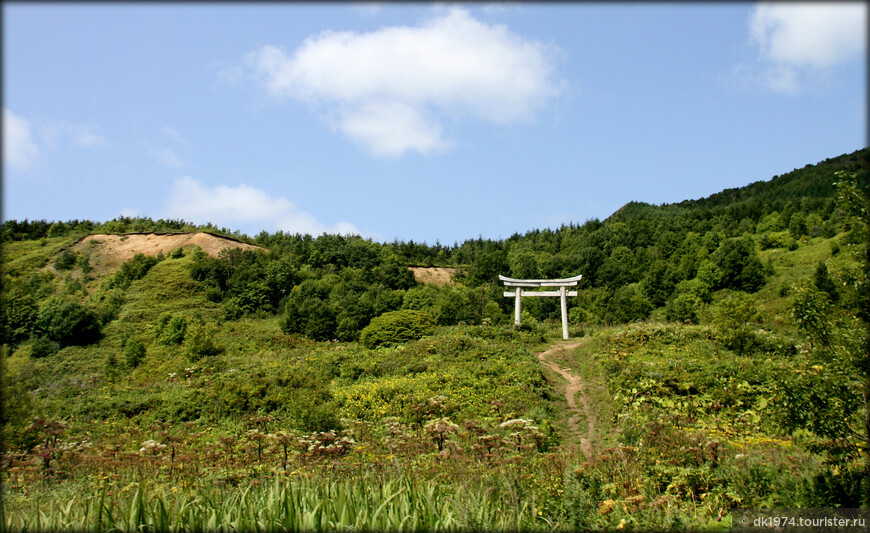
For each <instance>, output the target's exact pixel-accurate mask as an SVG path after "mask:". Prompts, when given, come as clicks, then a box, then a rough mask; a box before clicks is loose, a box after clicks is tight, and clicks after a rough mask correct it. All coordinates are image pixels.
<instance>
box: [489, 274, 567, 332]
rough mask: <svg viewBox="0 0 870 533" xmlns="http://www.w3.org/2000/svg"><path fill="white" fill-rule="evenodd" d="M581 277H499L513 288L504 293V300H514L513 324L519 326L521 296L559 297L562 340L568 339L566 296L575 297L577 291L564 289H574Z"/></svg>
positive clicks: (506, 285)
mask: <svg viewBox="0 0 870 533" xmlns="http://www.w3.org/2000/svg"><path fill="white" fill-rule="evenodd" d="M582 277H583V275H582V274H580V275H579V276H574V277H572V278H564V279H514V278H508V277H505V276H502V275H499V277H498V279H500V280H501V281H502V282H503V283H504V284H505V287H515V289H514V291H513V292H505V293H504V296H505V298H516V302H514V324H516V325H518V326H519V325H520V311H521V309H522V304H521V303H520V301H521V300H522V297H523V296H559V297H560V299H561V300H562V338H563V339H567V338H568V299H567V297H568V296H577V291H568V290H566V289H565V287H574V286H576V285H577V283H579V282H580V278H582ZM524 287H530V288H531V287H559V290H558V291H524V290H523V288H524Z"/></svg>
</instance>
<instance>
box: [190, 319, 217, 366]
mask: <svg viewBox="0 0 870 533" xmlns="http://www.w3.org/2000/svg"><path fill="white" fill-rule="evenodd" d="M213 336H214V330H213V328H212V327H211V326H210V325H206V324H202V323H199V322H194V323H193V324H191V325H190V327H188V328H187V333H186V336H185V339H184V353H185V355H187V358H188V359H190V360H191V361H192V362H194V363H195V362H196V361H199V360H200V359H202V358H203V357H206V356H210V355H218V354H220V353H221V352H223V348H221V347H219V346H217V345H216V344H215V343H214V340H213Z"/></svg>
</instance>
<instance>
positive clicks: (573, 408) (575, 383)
mask: <svg viewBox="0 0 870 533" xmlns="http://www.w3.org/2000/svg"><path fill="white" fill-rule="evenodd" d="M581 344H582V341H574V342H569V343H565V344H556V345H554V346H552V347H550V348H549V349H547V350H545V351H543V352H541V353H539V354H538V359H540V360H541V364H542V365H544V366H545V367H547V368H549V369H550V370H552V371H553V372H556V373H557V374H559V375H560V376H562V377H563V378H565V379H566V380H567V381H568V384H567V386H566V387H565V400H566V401H567V402H568V410H569V412H570V413H571V414H570V416H569V418H568V428H569V429H570V430H571V432H572V433H573V434H574V435H576V436H577V438H578V439H579V441H580V449H581V450H582V451H583V454H584V455H586V457H587V458H592V435H593V434H594V433H595V422H596V416H595V413H593V412H592V410H591V409H590V408H589V398H588V397H587V395H586V390H585V388H584V385H583V378H581V377H580V376H577V375H575V374H572V373H571V372H570V371H569V370H567V369H564V368H562V367H560V366H559V365H557V364H556V363H555V362H553V361H552V360H551V359H552V357H553V356H554V355H555V354H557V353H560V352H567V351H570V350H574V348H577V347H578V346H580V345H581ZM578 400H579V406H578ZM583 419H585V420H586V424H585V426H586V427H585V428H584V427H581V423H580V421H581V420H583Z"/></svg>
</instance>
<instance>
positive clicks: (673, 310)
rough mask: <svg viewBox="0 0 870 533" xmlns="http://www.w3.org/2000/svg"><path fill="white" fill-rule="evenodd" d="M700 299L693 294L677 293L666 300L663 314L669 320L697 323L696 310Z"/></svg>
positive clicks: (699, 306)
mask: <svg viewBox="0 0 870 533" xmlns="http://www.w3.org/2000/svg"><path fill="white" fill-rule="evenodd" d="M701 305H702V304H701V300H700V298H698V297H697V296H695V295H694V294H687V293H684V294H677V295H676V296H674V297H673V298H671V299H670V300H668V303H667V305H666V306H665V316H666V317H667V319H668V320H669V321H671V322H685V323H688V324H697V323H698V311H699V310H700V308H701Z"/></svg>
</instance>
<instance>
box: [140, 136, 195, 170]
mask: <svg viewBox="0 0 870 533" xmlns="http://www.w3.org/2000/svg"><path fill="white" fill-rule="evenodd" d="M160 133H161V139H160V141H158V142H152V141H145V146H146V147H147V148H148V156H149V157H150V158H151V159H154V160H155V161H157V162H158V163H160V164H162V165H165V166H167V167H170V168H174V169H180V168H185V167H188V166H190V165H189V163H188V162H187V161H186V160H185V159H184V158H183V157H182V156H181V155H180V154H179V152H178V147H179V146H181V147H182V148H186V147H188V146H189V145H190V143H189V142H188V141H187V139H185V138H184V136H182V135H181V132H179V131H178V130H176V129H174V128H171V127H169V126H163V127H162V128H161V129H160ZM165 144H170V145H172V146H174V147H175V148H168V147H167V146H165Z"/></svg>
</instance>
